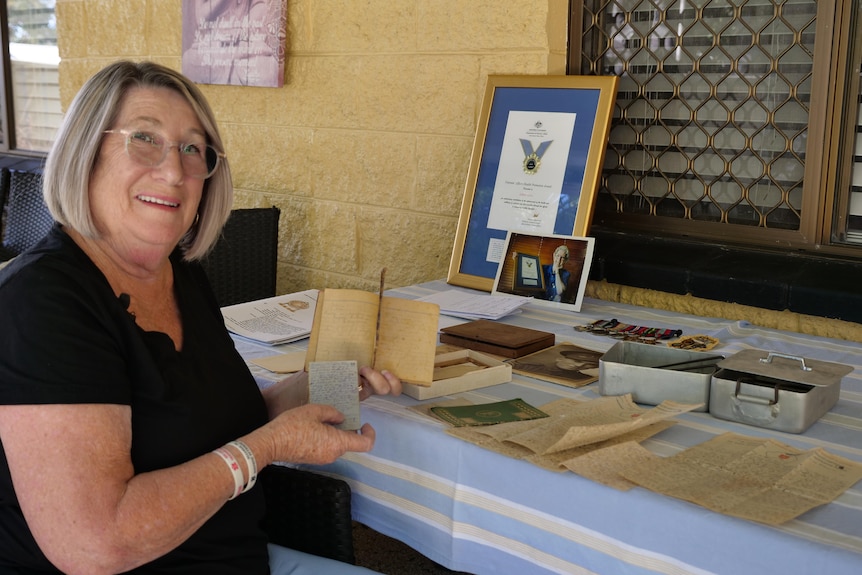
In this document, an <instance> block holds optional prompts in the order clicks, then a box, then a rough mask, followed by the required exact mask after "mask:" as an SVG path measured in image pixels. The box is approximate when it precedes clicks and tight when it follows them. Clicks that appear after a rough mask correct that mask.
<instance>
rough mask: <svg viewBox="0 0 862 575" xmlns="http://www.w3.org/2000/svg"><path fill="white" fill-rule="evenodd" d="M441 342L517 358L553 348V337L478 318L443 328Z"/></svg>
mask: <svg viewBox="0 0 862 575" xmlns="http://www.w3.org/2000/svg"><path fill="white" fill-rule="evenodd" d="M440 343H448V344H451V345H457V346H460V347H465V348H467V349H474V350H476V351H482V352H485V353H492V354H495V355H500V356H503V357H512V358H514V357H521V356H523V355H527V354H529V353H533V352H536V351H539V350H542V349H545V348H546V347H550V346H552V345H554V334H553V333H550V332H547V331H539V330H536V329H529V328H526V327H518V326H515V325H508V324H505V323H498V322H495V321H491V320H487V319H477V320H475V321H471V322H467V323H462V324H460V325H453V326H451V327H444V328H442V329H441V330H440Z"/></svg>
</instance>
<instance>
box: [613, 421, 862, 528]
mask: <svg viewBox="0 0 862 575" xmlns="http://www.w3.org/2000/svg"><path fill="white" fill-rule="evenodd" d="M620 475H621V476H622V477H623V478H625V479H627V480H629V481H631V482H632V483H635V484H637V485H640V486H641V487H645V488H647V489H650V490H652V491H655V492H657V493H663V494H665V495H669V496H671V497H676V498H678V499H684V500H686V501H690V502H692V503H696V504H698V505H701V506H703V507H706V508H707V509H711V510H713V511H716V512H719V513H724V514H726V515H732V516H734V517H740V518H743V519H749V520H752V521H758V522H760V523H766V524H770V525H778V524H781V523H784V522H786V521H789V520H791V519H793V518H795V517H797V516H799V515H801V514H802V513H804V512H806V511H808V510H810V509H813V508H815V507H817V506H820V505H823V504H826V503H829V502H830V501H832V500H833V499H835V498H836V497H838V496H839V495H840V494H842V493H843V492H844V491H846V490H847V489H849V488H850V487H852V486H853V485H854V484H855V483H857V482H858V481H860V480H862V464H860V463H857V462H855V461H852V460H849V459H845V458H843V457H839V456H837V455H834V454H831V453H829V452H827V451H825V450H823V449H821V448H816V449H810V450H807V451H803V450H800V449H797V448H795V447H792V446H789V445H785V444H783V443H780V442H778V441H776V440H774V439H762V438H754V437H747V436H743V435H738V434H735V433H725V434H722V435H719V436H718V437H715V438H713V439H710V440H708V441H705V442H703V443H701V444H699V445H696V446H694V447H690V448H689V449H686V450H685V451H682V452H680V453H679V454H677V455H674V456H672V457H665V458H662V457H655V458H650V459H649V460H647V461H643V462H641V463H639V464H634V465H627V466H625V467H624V468H623V469H622V470H621V471H620Z"/></svg>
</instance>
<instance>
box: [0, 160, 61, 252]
mask: <svg viewBox="0 0 862 575" xmlns="http://www.w3.org/2000/svg"><path fill="white" fill-rule="evenodd" d="M4 171H5V170H4ZM7 177H8V188H7V192H6V198H5V203H4V204H2V205H4V206H5V211H4V214H3V238H2V239H3V244H2V250H0V260H6V259H10V258H12V257H14V256H16V255H18V254H20V253H21V252H23V251H25V250H26V249H28V248H30V247H31V246H33V245H34V244H36V243H37V242H38V241H39V240H41V239H42V238H43V237H44V236H45V234H47V233H48V231H49V230H50V229H51V226H52V225H54V218H53V217H52V216H51V212H49V211H48V207H47V206H46V205H45V200H44V199H42V174H39V173H36V172H20V171H17V170H9V171H8V173H7V174H0V184H2V183H5V181H6V178H7Z"/></svg>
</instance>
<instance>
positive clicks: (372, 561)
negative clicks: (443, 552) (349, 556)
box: [353, 523, 468, 575]
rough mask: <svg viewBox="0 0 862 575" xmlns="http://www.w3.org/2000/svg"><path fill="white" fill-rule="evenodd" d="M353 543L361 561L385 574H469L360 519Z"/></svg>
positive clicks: (360, 562) (361, 563) (355, 527)
mask: <svg viewBox="0 0 862 575" xmlns="http://www.w3.org/2000/svg"><path fill="white" fill-rule="evenodd" d="M353 546H354V550H355V554H356V564H357V565H361V566H362V567H367V568H368V569H373V570H374V571H379V572H380V573H383V574H384V575H468V574H466V573H461V572H459V571H451V570H449V569H446V568H445V567H443V566H442V565H438V564H437V563H435V562H433V561H431V560H430V559H428V558H427V557H425V556H424V555H422V554H421V553H419V552H417V551H414V550H413V549H412V548H411V547H409V546H407V545H405V544H404V543H402V542H400V541H398V540H396V539H392V538H391V537H386V536H385V535H381V534H380V533H378V532H376V531H374V530H373V529H371V528H369V527H366V526H365V525H362V524H360V523H354V524H353Z"/></svg>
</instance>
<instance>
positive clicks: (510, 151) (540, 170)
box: [447, 76, 618, 291]
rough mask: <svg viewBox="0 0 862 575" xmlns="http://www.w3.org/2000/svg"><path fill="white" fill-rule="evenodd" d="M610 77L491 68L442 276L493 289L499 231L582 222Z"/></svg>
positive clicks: (602, 142)
mask: <svg viewBox="0 0 862 575" xmlns="http://www.w3.org/2000/svg"><path fill="white" fill-rule="evenodd" d="M617 81H618V78H617V77H616V76H489V77H488V82H487V85H486V88H485V98H484V101H483V104H482V110H481V114H480V117H479V122H478V126H477V129H476V137H475V140H474V142H473V153H472V156H471V160H470V168H469V171H468V173H467V183H466V186H465V189H464V198H463V201H462V203H461V214H460V217H459V220H458V229H457V232H456V234H455V245H454V247H453V250H452V259H451V261H450V263H449V274H448V276H447V281H448V283H450V284H453V285H460V286H464V287H469V288H474V289H481V290H485V291H491V290H492V288H493V285H494V278H495V276H496V274H497V267H498V265H499V263H500V262H501V261H502V258H503V253H504V251H505V242H506V234H507V232H510V231H511V232H520V233H528V234H534V235H541V236H551V235H567V236H584V235H586V234H587V232H588V230H589V225H590V220H591V217H592V211H593V205H594V203H595V193H596V188H597V186H598V182H599V176H600V175H601V168H602V163H603V161H604V154H605V148H606V146H607V140H608V132H609V130H610V121H611V116H612V113H613V105H614V100H615V98H616V87H617Z"/></svg>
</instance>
